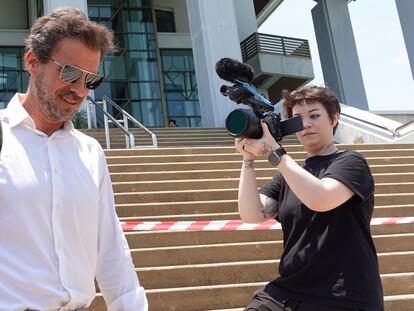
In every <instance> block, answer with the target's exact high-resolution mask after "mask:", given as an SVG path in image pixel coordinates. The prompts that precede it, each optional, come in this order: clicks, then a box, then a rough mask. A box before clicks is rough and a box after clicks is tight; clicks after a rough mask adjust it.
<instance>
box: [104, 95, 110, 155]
mask: <svg viewBox="0 0 414 311" xmlns="http://www.w3.org/2000/svg"><path fill="white" fill-rule="evenodd" d="M102 108H103V110H104V111H105V112H108V109H107V106H106V100H105V98H104V99H103V100H102ZM104 124H105V139H106V148H107V149H111V141H110V140H111V139H110V136H109V122H108V117H107V116H106V114H104Z"/></svg>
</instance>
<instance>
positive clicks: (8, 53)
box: [0, 47, 29, 108]
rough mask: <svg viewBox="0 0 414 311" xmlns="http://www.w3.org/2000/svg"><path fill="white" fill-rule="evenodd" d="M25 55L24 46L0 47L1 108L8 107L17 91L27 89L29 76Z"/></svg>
mask: <svg viewBox="0 0 414 311" xmlns="http://www.w3.org/2000/svg"><path fill="white" fill-rule="evenodd" d="M23 57H24V47H0V108H4V107H6V105H7V104H8V102H9V101H10V100H11V98H12V97H13V95H14V94H15V93H16V92H24V91H25V90H26V89H27V85H28V82H29V77H28V75H27V72H26V71H25V70H24V64H23Z"/></svg>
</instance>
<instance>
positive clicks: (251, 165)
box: [243, 160, 254, 168]
mask: <svg viewBox="0 0 414 311" xmlns="http://www.w3.org/2000/svg"><path fill="white" fill-rule="evenodd" d="M243 168H254V161H253V160H244V161H243Z"/></svg>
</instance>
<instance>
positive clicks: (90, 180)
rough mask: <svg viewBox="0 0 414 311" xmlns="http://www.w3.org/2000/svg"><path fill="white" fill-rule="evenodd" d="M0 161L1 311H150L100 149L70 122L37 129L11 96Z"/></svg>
mask: <svg viewBox="0 0 414 311" xmlns="http://www.w3.org/2000/svg"><path fill="white" fill-rule="evenodd" d="M2 119H3V121H2V124H3V136H4V142H3V149H2V151H1V155H0V310H7V311H21V310H25V309H34V310H42V311H43V310H62V311H63V310H72V309H76V308H80V307H87V306H89V305H90V303H91V302H92V300H93V299H94V297H95V284H94V278H96V280H97V281H98V285H99V287H100V289H101V292H102V294H103V296H104V299H105V301H106V304H107V306H108V310H109V311H115V310H116V311H122V310H128V311H129V310H134V311H141V310H147V309H148V306H147V299H146V296H145V291H144V289H143V288H142V287H141V286H140V284H139V281H138V278H137V276H136V272H135V269H134V266H133V263H132V260H131V254H130V250H129V247H128V244H127V241H126V239H125V236H124V234H123V232H122V228H121V226H120V224H119V221H118V218H117V215H116V212H115V204H114V198H113V192H112V184H111V180H110V176H109V172H108V168H107V165H106V161H105V156H104V153H103V150H102V148H101V147H100V145H99V144H98V142H97V141H96V140H95V139H93V138H91V137H88V136H86V135H84V134H82V133H81V132H79V131H77V130H75V129H74V128H73V124H72V122H67V123H66V124H65V126H64V128H63V129H61V130H59V131H57V132H55V133H53V134H52V135H51V136H50V137H49V136H47V135H46V134H44V133H42V132H40V131H38V130H36V128H35V125H34V122H33V120H32V119H31V118H30V116H29V115H28V113H27V112H26V110H25V109H24V108H23V106H22V105H21V103H20V100H19V96H18V94H16V95H15V96H14V97H13V99H12V100H11V101H10V103H9V105H8V107H7V108H6V109H5V110H4V113H3V117H2Z"/></svg>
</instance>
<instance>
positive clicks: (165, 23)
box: [155, 10, 175, 32]
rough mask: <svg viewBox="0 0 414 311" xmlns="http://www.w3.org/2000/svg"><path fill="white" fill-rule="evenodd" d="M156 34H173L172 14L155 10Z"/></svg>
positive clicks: (171, 12)
mask: <svg viewBox="0 0 414 311" xmlns="http://www.w3.org/2000/svg"><path fill="white" fill-rule="evenodd" d="M155 17H156V19H157V31H158V32H175V23H174V12H173V11H165V10H155Z"/></svg>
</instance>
